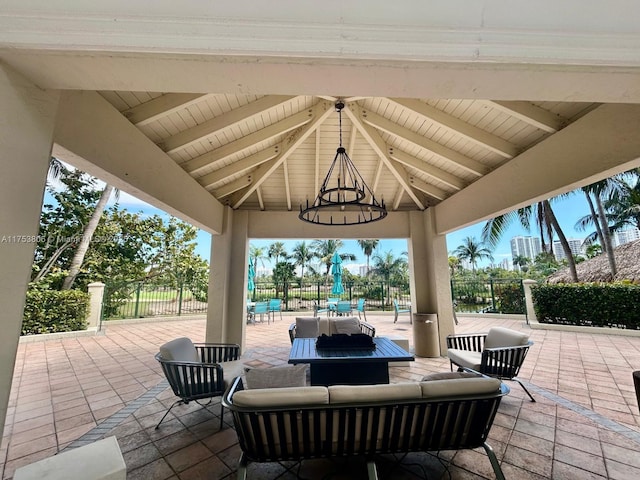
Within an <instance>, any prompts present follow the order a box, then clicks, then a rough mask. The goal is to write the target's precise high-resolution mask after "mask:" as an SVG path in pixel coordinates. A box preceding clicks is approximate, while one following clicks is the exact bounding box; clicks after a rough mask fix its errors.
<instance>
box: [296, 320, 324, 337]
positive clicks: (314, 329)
mask: <svg viewBox="0 0 640 480" xmlns="http://www.w3.org/2000/svg"><path fill="white" fill-rule="evenodd" d="M319 336H320V317H296V338H317V337H319Z"/></svg>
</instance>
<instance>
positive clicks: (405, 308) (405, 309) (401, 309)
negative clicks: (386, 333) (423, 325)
mask: <svg viewBox="0 0 640 480" xmlns="http://www.w3.org/2000/svg"><path fill="white" fill-rule="evenodd" d="M393 310H394V311H395V316H394V317H393V323H396V322H397V321H398V315H400V314H401V313H408V314H409V323H413V319H412V318H411V316H412V315H411V306H410V305H400V304H399V303H398V300H395V299H394V300H393Z"/></svg>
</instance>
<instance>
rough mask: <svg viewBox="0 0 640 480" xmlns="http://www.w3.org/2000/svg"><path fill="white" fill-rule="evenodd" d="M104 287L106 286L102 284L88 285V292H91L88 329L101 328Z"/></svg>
mask: <svg viewBox="0 0 640 480" xmlns="http://www.w3.org/2000/svg"><path fill="white" fill-rule="evenodd" d="M104 286H105V285H104V283H102V282H93V283H90V284H89V285H87V290H88V292H89V318H87V323H88V325H87V327H88V328H96V329H97V328H98V327H99V326H100V316H101V315H102V299H103V297H104Z"/></svg>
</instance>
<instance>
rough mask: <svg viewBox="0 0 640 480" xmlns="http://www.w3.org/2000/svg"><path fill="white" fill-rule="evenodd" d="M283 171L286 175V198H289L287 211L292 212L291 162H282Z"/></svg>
mask: <svg viewBox="0 0 640 480" xmlns="http://www.w3.org/2000/svg"><path fill="white" fill-rule="evenodd" d="M282 170H283V174H284V196H285V197H286V198H287V210H288V211H291V188H290V187H289V162H288V161H287V160H285V161H284V162H282Z"/></svg>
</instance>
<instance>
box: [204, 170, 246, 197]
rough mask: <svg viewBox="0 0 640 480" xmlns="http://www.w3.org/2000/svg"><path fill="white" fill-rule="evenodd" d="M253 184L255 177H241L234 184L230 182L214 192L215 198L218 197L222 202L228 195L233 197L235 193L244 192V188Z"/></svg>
mask: <svg viewBox="0 0 640 480" xmlns="http://www.w3.org/2000/svg"><path fill="white" fill-rule="evenodd" d="M252 183H253V175H251V174H249V175H245V176H243V177H240V178H238V179H236V180H234V181H233V182H229V183H227V184H225V185H223V186H222V187H220V188H218V189H216V190H214V191H213V196H214V197H216V198H217V199H218V200H220V199H221V198H224V197H226V196H228V195H231V194H232V193H235V192H237V191H239V190H242V189H243V188H246V187H247V186H249V185H251V184H252Z"/></svg>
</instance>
